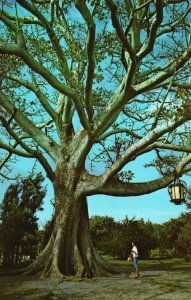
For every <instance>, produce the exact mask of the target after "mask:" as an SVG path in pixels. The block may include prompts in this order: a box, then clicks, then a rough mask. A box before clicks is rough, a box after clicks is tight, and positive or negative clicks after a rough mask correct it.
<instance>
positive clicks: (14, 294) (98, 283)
mask: <svg viewBox="0 0 191 300" xmlns="http://www.w3.org/2000/svg"><path fill="white" fill-rule="evenodd" d="M121 269H122V270H123V271H127V265H126V266H121ZM129 271H130V272H129ZM131 271H132V269H129V270H128V272H127V274H122V275H117V276H111V277H102V278H94V279H85V280H81V281H73V280H71V281H70V280H67V281H66V280H64V281H60V282H59V281H50V280H48V279H39V278H37V277H30V276H27V277H21V276H11V277H9V276H0V299H1V300H14V299H19V300H43V299H44V300H56V299H57V300H61V299H62V300H65V299H67V300H70V299H71V300H72V299H84V300H85V299H87V300H88V299H95V300H96V299H99V300H112V299H116V300H123V299H124V300H126V299H128V300H131V299H132V300H135V299H138V300H143V299H169V300H176V299H177V300H180V299H181V300H189V299H191V272H190V264H189V267H188V268H184V269H178V270H177V269H176V268H175V270H173V269H171V270H166V268H164V270H156V268H155V269H153V270H150V268H149V270H145V267H144V270H142V272H141V277H140V278H138V279H135V278H134V276H133V274H132V273H131Z"/></svg>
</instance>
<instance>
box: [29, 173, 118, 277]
mask: <svg viewBox="0 0 191 300" xmlns="http://www.w3.org/2000/svg"><path fill="white" fill-rule="evenodd" d="M66 174H67V176H66ZM78 175H79V174H77V176H78ZM66 177H67V178H66ZM75 178H76V174H74V172H73V173H72V172H69V173H68V172H65V174H64V172H63V171H62V173H61V174H59V176H58V178H57V179H56V181H55V184H54V187H55V218H54V219H55V221H54V228H53V232H52V235H51V238H50V240H49V242H48V244H47V246H46V248H45V249H44V251H43V252H42V253H41V254H40V255H39V257H38V258H37V259H36V261H34V262H33V263H32V264H31V265H30V266H29V267H27V268H26V270H25V273H27V274H35V273H38V272H41V273H42V275H43V276H45V277H52V278H63V277H64V276H75V277H77V278H83V277H89V278H90V277H93V276H98V275H99V276H100V275H107V274H109V273H116V272H118V271H117V270H116V269H115V268H114V267H113V266H111V265H110V264H108V263H107V262H105V261H104V260H103V259H102V258H101V256H100V255H99V254H98V253H97V251H96V250H95V248H94V246H93V244H92V241H91V236H90V229H89V218H88V209H87V202H86V198H85V197H84V196H79V195H78V193H77V191H76V190H75V183H76V180H74V179H75ZM77 195H78V196H77Z"/></svg>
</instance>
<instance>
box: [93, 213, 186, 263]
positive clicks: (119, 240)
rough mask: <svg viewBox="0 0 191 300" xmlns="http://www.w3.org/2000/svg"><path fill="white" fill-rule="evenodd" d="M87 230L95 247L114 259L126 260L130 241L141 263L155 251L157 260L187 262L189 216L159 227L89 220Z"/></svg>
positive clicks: (126, 221) (138, 222)
mask: <svg viewBox="0 0 191 300" xmlns="http://www.w3.org/2000/svg"><path fill="white" fill-rule="evenodd" d="M90 228H91V233H92V238H93V243H94V245H95V247H96V248H97V249H98V250H99V251H100V252H101V253H102V254H104V255H109V256H111V257H113V258H114V259H126V258H127V256H128V254H129V253H130V249H131V241H135V242H136V244H137V246H138V248H139V255H140V258H142V259H144V258H149V257H150V256H151V254H152V252H154V251H152V250H156V249H157V250H158V251H157V252H158V254H159V256H160V257H165V256H167V255H168V256H169V257H184V258H185V259H190V258H191V238H190V237H191V213H184V214H182V215H181V216H180V217H179V218H174V219H171V220H170V221H168V222H165V223H163V224H153V223H152V222H150V221H147V222H145V221H144V220H143V219H141V220H136V219H129V218H128V217H127V216H126V218H125V219H124V220H123V221H121V222H117V221H115V220H114V219H113V218H112V217H100V216H95V217H93V218H91V220H90ZM155 252H156V251H155Z"/></svg>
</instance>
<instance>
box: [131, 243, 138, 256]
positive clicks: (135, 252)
mask: <svg viewBox="0 0 191 300" xmlns="http://www.w3.org/2000/svg"><path fill="white" fill-rule="evenodd" d="M131 251H132V254H133V257H138V256H139V253H138V250H137V246H133V248H132V250H131Z"/></svg>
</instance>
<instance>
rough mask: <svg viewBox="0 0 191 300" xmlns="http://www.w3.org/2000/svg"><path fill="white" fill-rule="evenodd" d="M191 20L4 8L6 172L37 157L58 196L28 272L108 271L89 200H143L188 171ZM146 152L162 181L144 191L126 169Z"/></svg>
mask: <svg viewBox="0 0 191 300" xmlns="http://www.w3.org/2000/svg"><path fill="white" fill-rule="evenodd" d="M190 11H191V5H190V2H189V1H183V0H154V1H153V0H148V1H147V0H128V1H127V0H116V1H114V0H95V1H90V0H89V1H85V0H76V1H70V0H65V1H64V0H63V1H61V0H51V1H50V0H34V1H33V0H32V1H27V0H16V1H11V0H3V1H1V12H0V21H1V23H0V24H1V37H0V55H1V70H0V72H1V91H0V107H1V110H0V119H1V124H2V125H1V141H0V147H1V155H2V156H1V157H2V159H1V174H2V176H5V177H7V176H8V175H9V174H8V173H10V167H11V161H14V159H15V158H16V157H25V158H29V159H30V158H31V159H36V160H37V161H38V162H39V164H41V166H43V168H44V169H45V171H46V173H47V176H48V177H49V179H50V181H51V182H52V184H53V187H54V193H55V216H54V229H53V232H52V235H51V238H50V240H49V242H48V244H47V246H46V248H45V249H44V251H43V252H42V253H41V254H40V256H39V257H38V259H37V260H36V261H35V262H34V263H33V264H32V265H31V266H29V267H28V268H27V269H26V270H25V271H26V272H28V273H36V272H40V271H42V272H43V274H44V275H45V276H51V277H54V276H56V277H57V276H60V275H61V274H62V276H63V275H65V276H67V275H75V276H82V277H83V276H93V275H102V274H105V273H106V272H110V271H111V267H110V266H109V265H108V264H106V263H105V262H104V261H103V260H102V258H101V257H100V256H99V255H98V253H97V252H96V250H95V248H94V246H93V245H92V242H91V238H90V233H89V221H88V211H87V204H86V196H89V195H95V194H107V195H115V196H137V195H143V194H147V193H151V192H153V191H156V190H158V189H161V188H164V187H166V186H167V185H168V184H169V183H171V182H172V181H173V180H174V179H176V178H177V177H181V176H182V175H183V174H185V173H188V172H189V171H190V170H191V164H190V162H191V154H190V151H191V132H190V126H189V125H190V120H191V106H190V87H191V84H190V57H191V40H190V17H191V13H190ZM145 153H151V154H152V155H151V157H152V160H150V161H147V162H145V166H146V167H155V168H156V169H157V171H158V178H156V177H155V178H153V180H152V181H148V182H147V181H146V180H144V178H143V182H136V174H134V173H132V171H131V169H130V168H129V167H128V164H129V163H131V162H132V161H135V160H137V159H138V158H139V157H140V156H142V155H144V154H145ZM147 157H148V155H147Z"/></svg>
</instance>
